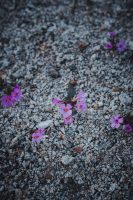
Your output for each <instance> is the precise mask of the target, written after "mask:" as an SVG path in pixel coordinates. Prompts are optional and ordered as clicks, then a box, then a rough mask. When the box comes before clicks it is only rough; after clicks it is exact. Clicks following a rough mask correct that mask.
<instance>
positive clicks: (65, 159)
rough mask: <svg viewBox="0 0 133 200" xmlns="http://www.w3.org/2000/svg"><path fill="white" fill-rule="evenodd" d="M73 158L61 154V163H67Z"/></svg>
mask: <svg viewBox="0 0 133 200" xmlns="http://www.w3.org/2000/svg"><path fill="white" fill-rule="evenodd" d="M73 159H74V158H73V157H72V156H68V155H65V156H62V158H61V162H62V164H63V165H69V164H70V163H71V162H72V161H73Z"/></svg>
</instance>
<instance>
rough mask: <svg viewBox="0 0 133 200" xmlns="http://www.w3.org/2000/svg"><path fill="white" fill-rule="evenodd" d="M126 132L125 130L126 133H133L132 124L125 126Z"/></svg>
mask: <svg viewBox="0 0 133 200" xmlns="http://www.w3.org/2000/svg"><path fill="white" fill-rule="evenodd" d="M124 130H125V132H127V133H130V132H132V131H133V127H132V126H131V125H130V124H125V125H124Z"/></svg>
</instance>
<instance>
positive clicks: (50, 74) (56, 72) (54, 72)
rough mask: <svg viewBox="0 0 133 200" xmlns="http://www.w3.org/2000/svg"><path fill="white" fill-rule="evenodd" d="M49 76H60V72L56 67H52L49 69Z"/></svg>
mask: <svg viewBox="0 0 133 200" xmlns="http://www.w3.org/2000/svg"><path fill="white" fill-rule="evenodd" d="M49 76H51V77H52V78H59V77H60V73H59V71H57V70H56V69H54V68H52V69H49Z"/></svg>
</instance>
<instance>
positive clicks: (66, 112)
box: [60, 104, 72, 117]
mask: <svg viewBox="0 0 133 200" xmlns="http://www.w3.org/2000/svg"><path fill="white" fill-rule="evenodd" d="M71 109H72V106H71V104H66V105H65V104H62V105H60V113H61V114H62V115H63V117H65V116H70V115H71V114H72V110H71Z"/></svg>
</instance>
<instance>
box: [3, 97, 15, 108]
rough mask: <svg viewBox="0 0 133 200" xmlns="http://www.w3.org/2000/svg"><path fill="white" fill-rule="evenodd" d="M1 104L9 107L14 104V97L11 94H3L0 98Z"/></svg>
mask: <svg viewBox="0 0 133 200" xmlns="http://www.w3.org/2000/svg"><path fill="white" fill-rule="evenodd" d="M1 104H2V106H3V107H10V106H13V104H14V99H13V97H12V96H11V95H3V96H2V98H1Z"/></svg>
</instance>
